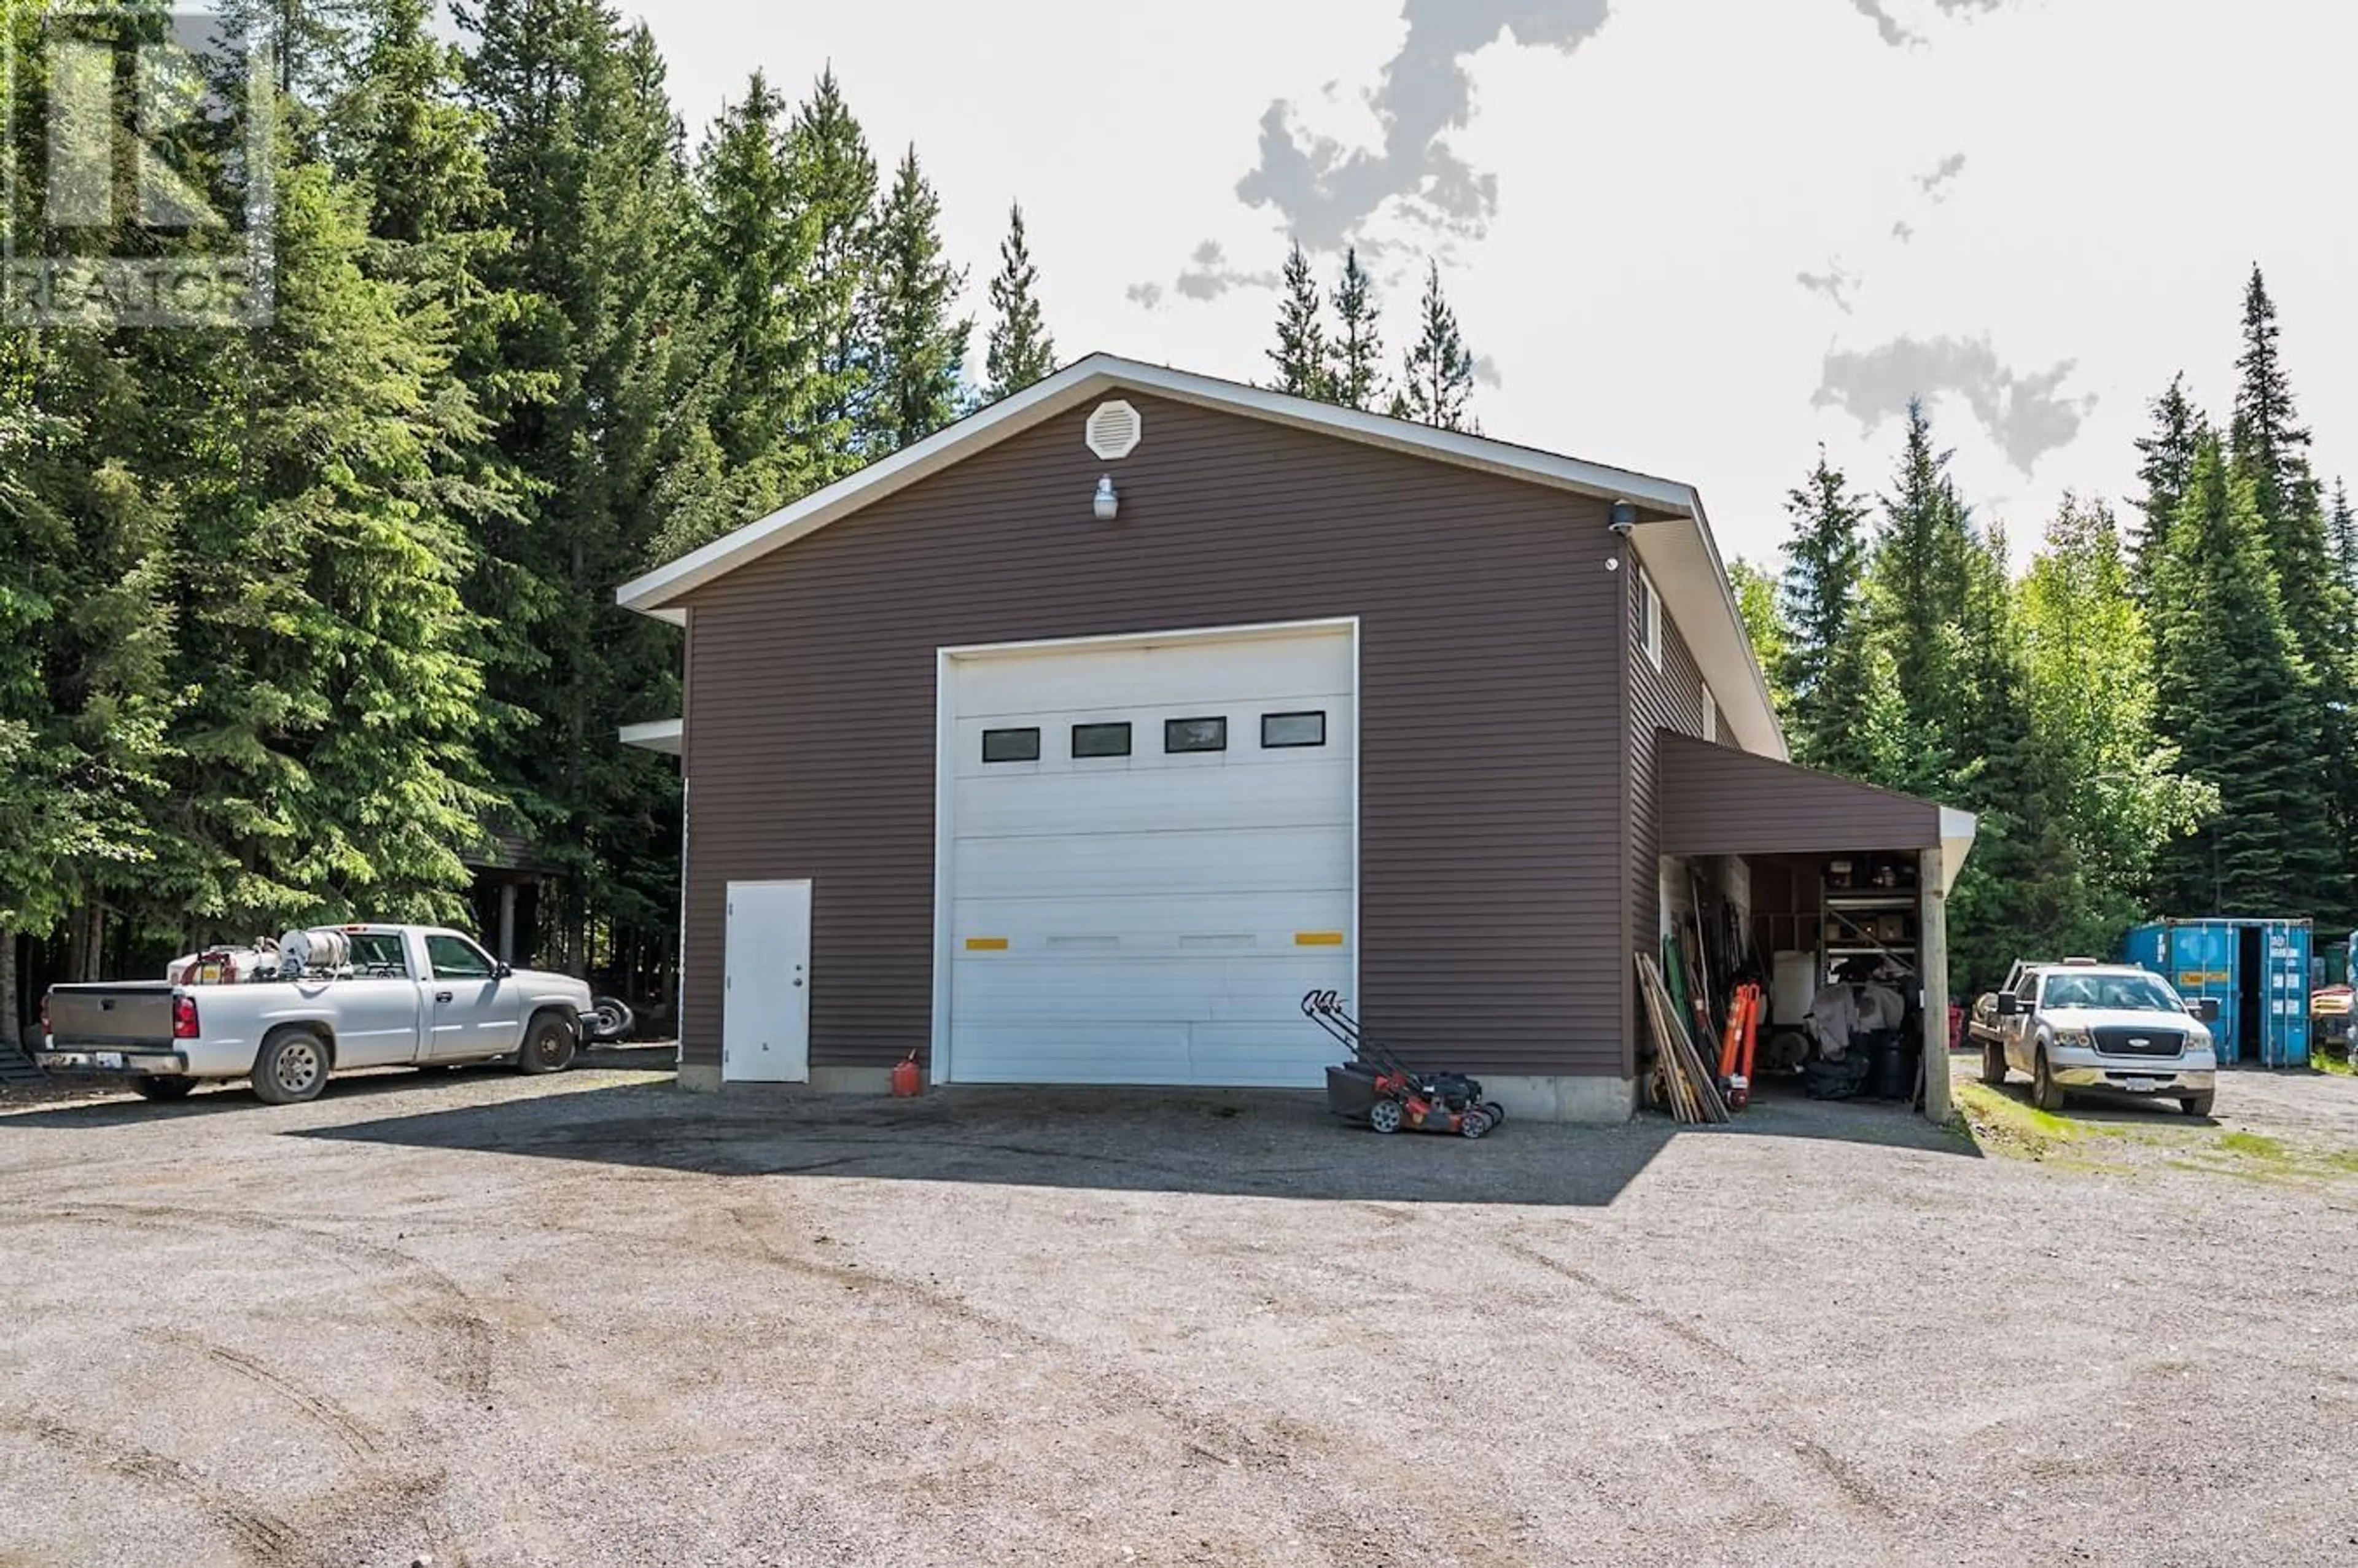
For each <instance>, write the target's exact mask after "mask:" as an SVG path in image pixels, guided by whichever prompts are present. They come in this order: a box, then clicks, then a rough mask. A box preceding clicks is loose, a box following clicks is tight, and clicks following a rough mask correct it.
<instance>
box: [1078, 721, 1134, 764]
mask: <svg viewBox="0 0 2358 1568" xmlns="http://www.w3.org/2000/svg"><path fill="white" fill-rule="evenodd" d="M1073 755H1074V756H1076V757H1127V756H1129V755H1130V726H1129V725H1127V724H1076V725H1074V726H1073Z"/></svg>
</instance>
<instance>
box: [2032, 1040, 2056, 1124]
mask: <svg viewBox="0 0 2358 1568" xmlns="http://www.w3.org/2000/svg"><path fill="white" fill-rule="evenodd" d="M2030 1103H2031V1104H2032V1105H2034V1106H2037V1107H2038V1108H2039V1109H2040V1110H2044V1111H2050V1112H2052V1111H2059V1110H2061V1109H2062V1108H2063V1086H2062V1085H2061V1084H2059V1083H2057V1082H2056V1081H2055V1075H2054V1074H2053V1073H2052V1072H2050V1071H2049V1070H2048V1066H2047V1053H2046V1052H2045V1051H2044V1050H2042V1051H2040V1052H2039V1057H2038V1060H2037V1062H2036V1063H2035V1064H2034V1065H2033V1066H2032V1067H2031V1070H2030Z"/></svg>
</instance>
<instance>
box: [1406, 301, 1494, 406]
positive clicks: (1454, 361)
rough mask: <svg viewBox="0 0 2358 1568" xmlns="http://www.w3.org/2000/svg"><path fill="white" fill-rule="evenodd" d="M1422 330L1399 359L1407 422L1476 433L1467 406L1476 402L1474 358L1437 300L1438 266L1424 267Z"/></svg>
mask: <svg viewBox="0 0 2358 1568" xmlns="http://www.w3.org/2000/svg"><path fill="white" fill-rule="evenodd" d="M1420 304H1421V308H1422V330H1420V331H1419V333H1418V336H1417V340H1416V341H1415V342H1414V343H1412V344H1411V345H1410V346H1409V348H1408V351H1407V352H1406V353H1404V354H1403V355H1402V356H1401V389H1402V391H1401V402H1402V404H1403V406H1404V408H1405V413H1406V416H1407V417H1409V418H1411V419H1414V420H1416V421H1417V422H1418V423H1420V424H1424V425H1437V426H1439V427H1441V428H1443V429H1444V430H1466V429H1472V428H1476V427H1475V425H1474V422H1473V419H1472V416H1470V415H1469V414H1468V413H1467V412H1466V406H1467V405H1468V404H1469V403H1471V402H1472V401H1473V397H1474V356H1473V354H1472V353H1471V352H1469V351H1467V350H1466V340H1465V337H1464V335H1463V334H1462V333H1460V332H1459V331H1458V330H1457V312H1456V311H1455V310H1452V309H1451V308H1449V302H1448V301H1447V300H1445V299H1444V298H1443V297H1442V295H1441V264H1440V263H1439V262H1430V263H1427V264H1426V268H1425V275H1424V297H1423V298H1422V301H1421V302H1420Z"/></svg>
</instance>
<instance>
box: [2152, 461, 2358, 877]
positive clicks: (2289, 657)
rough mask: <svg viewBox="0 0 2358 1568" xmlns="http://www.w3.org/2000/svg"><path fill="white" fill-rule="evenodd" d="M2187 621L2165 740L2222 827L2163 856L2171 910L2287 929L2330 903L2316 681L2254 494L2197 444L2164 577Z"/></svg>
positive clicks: (2169, 672) (2158, 587)
mask: <svg viewBox="0 0 2358 1568" xmlns="http://www.w3.org/2000/svg"><path fill="white" fill-rule="evenodd" d="M2154 591H2155V593H2156V594H2157V595H2158V596H2160V597H2161V598H2162V599H2164V600H2167V601H2169V602H2171V603H2173V604H2175V605H2178V606H2180V607H2182V612H2181V613H2178V614H2174V615H2173V616H2172V617H2171V618H2170V619H2169V621H2168V622H2165V623H2164V625H2163V627H2162V628H2161V635H2160V638H2159V647H2158V654H2157V657H2156V670H2155V677H2156V678H2155V689H2156V694H2157V702H2158V719H2159V727H2160V729H2161V730H2162V732H2163V733H2164V734H2165V735H2167V736H2168V737H2169V739H2171V740H2172V741H2175V742H2176V744H2177V745H2178V746H2179V748H2180V752H2181V754H2182V756H2183V758H2184V761H2185V769H2186V772H2187V773H2189V774H2190V775H2191V776H2192V777H2194V778H2196V779H2198V780H2201V782H2203V783H2205V784H2210V785H2212V787H2214V788H2215V789H2216V790H2217V792H2218V795H2219V800H2220V810H2219V813H2218V815H2217V816H2215V817H2213V818H2212V820H2211V821H2210V822H2208V823H2207V824H2205V825H2204V826H2203V827H2202V828H2201V830H2200V831H2199V832H2197V833H2196V834H2195V835H2194V836H2193V837H2192V838H2189V839H2187V840H2184V841H2183V842H2181V843H2180V844H2178V845H2174V846H2172V847H2171V849H2169V851H2168V852H2167V853H2166V854H2165V856H2164V858H2163V862H2162V867H2161V871H2160V873H2159V877H2158V892H2159V893H2160V895H2161V899H2162V902H2163V904H2164V906H2165V907H2169V908H2175V909H2179V910H2183V911H2199V912H2201V913H2203V914H2212V913H2216V914H2254V915H2260V914H2266V915H2287V914H2302V913H2304V912H2308V911H2311V910H2314V909H2316V908H2317V907H2319V905H2320V902H2322V900H2323V899H2325V898H2330V897H2332V896H2333V894H2334V889H2333V886H2332V884H2333V881H2334V880H2335V875H2336V872H2335V868H2334V866H2333V864H2332V860H2333V849H2334V847H2333V846H2332V845H2331V844H2330V843H2329V842H2328V838H2327V825H2326V821H2325V814H2324V809H2323V806H2322V803H2321V801H2320V791H2319V790H2318V788H2317V779H2316V773H2317V759H2318V748H2319V736H2318V733H2317V729H2316V709H2315V707H2314V705H2313V702H2312V700H2311V697H2310V695H2309V690H2308V689H2307V688H2308V686H2309V672H2308V670H2307V668H2306V667H2305V666H2304V665H2303V664H2302V661H2301V658H2300V654H2299V647H2298V645H2297V643H2296V642H2295V639H2294V637H2293V634H2292V631H2291V628H2290V626H2289V625H2288V623H2287V622H2286V620H2285V614H2284V605H2283V602H2282V600H2281V599H2280V598H2279V597H2278V594H2277V583H2276V575H2275V573H2274V572H2273V571H2272V570H2271V569H2270V567H2269V562H2268V547H2267V537H2266V524H2265V523H2264V522H2263V521H2262V519H2261V517H2260V513H2259V502H2258V495H2257V486H2256V484H2255V480H2254V478H2253V476H2252V475H2251V474H2250V473H2249V472H2247V471H2244V469H2243V468H2242V466H2241V465H2238V464H2234V463H2232V462H2231V461H2230V460H2229V459H2228V458H2227V457H2226V455H2225V454H2224V453H2223V452H2222V451H2221V449H2220V446H2219V442H2218V439H2217V438H2215V437H2212V436H2205V437H2203V438H2202V439H2201V442H2200V444H2199V446H2198V449H2197V452H2196V457H2195V464H2194V471H2193V477H2192V482H2191V483H2190V485H2189V487H2188V490H2187V494H2186V498H2185V500H2184V502H2183V503H2181V504H2180V508H2179V514H2178V517H2177V519H2176V521H2175V522H2173V523H2172V524H2171V525H2170V531H2169V542H2168V545H2167V546H2166V549H2165V553H2164V556H2163V558H2162V560H2161V563H2160V566H2159V569H2158V572H2157V574H2156V579H2155V584H2154Z"/></svg>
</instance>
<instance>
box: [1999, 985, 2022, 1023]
mask: <svg viewBox="0 0 2358 1568" xmlns="http://www.w3.org/2000/svg"><path fill="white" fill-rule="evenodd" d="M2021 1011H2022V999H2021V998H2020V997H2018V996H2017V995H2015V994H2014V993H2013V992H2012V991H2000V992H1998V993H1997V1015H1998V1016H1999V1017H2000V1018H2014V1017H2017V1016H2018V1015H2019V1014H2020V1013H2021Z"/></svg>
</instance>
